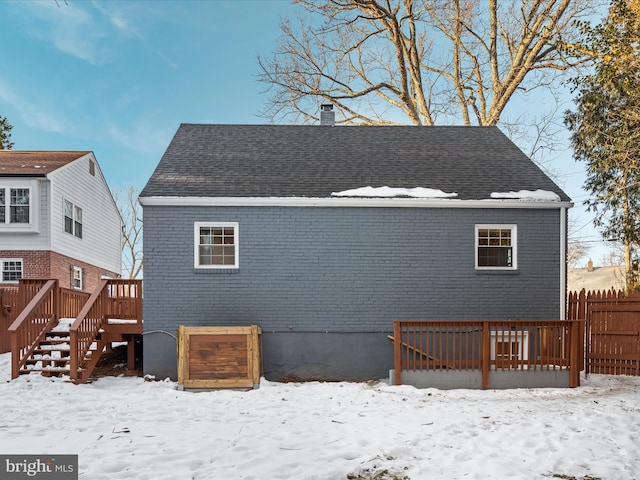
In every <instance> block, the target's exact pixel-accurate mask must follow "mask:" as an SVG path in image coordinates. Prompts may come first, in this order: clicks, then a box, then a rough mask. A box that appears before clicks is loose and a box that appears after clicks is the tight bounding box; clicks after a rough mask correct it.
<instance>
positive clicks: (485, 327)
mask: <svg viewBox="0 0 640 480" xmlns="http://www.w3.org/2000/svg"><path fill="white" fill-rule="evenodd" d="M490 366H491V331H490V330H489V322H487V321H484V322H482V388H485V389H486V388H489V367H490Z"/></svg>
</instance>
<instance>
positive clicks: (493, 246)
mask: <svg viewBox="0 0 640 480" xmlns="http://www.w3.org/2000/svg"><path fill="white" fill-rule="evenodd" d="M476 268H478V269H507V270H515V269H516V268H517V229H516V226H515V225H476Z"/></svg>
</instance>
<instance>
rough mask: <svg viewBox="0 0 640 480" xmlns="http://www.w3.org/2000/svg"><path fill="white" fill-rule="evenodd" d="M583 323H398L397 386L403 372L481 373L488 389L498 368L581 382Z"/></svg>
mask: <svg viewBox="0 0 640 480" xmlns="http://www.w3.org/2000/svg"><path fill="white" fill-rule="evenodd" d="M582 323H583V322H581V321H578V320H571V321H566V320H492V321H488V320H447V321H444V320H419V321H405V320H396V321H395V322H394V336H393V340H394V357H395V360H394V363H395V373H394V375H395V376H394V378H395V383H396V384H397V385H399V384H400V383H401V375H402V371H403V370H414V371H415V370H419V371H427V370H443V369H445V370H477V371H479V372H482V386H483V388H489V375H490V372H491V371H492V370H493V371H496V370H510V371H513V370H516V371H532V372H535V371H544V370H569V386H570V387H576V386H578V385H579V382H580V363H581V362H580V358H581V357H582V351H583V343H582V338H581V336H580V332H581V328H580V326H581V324H582Z"/></svg>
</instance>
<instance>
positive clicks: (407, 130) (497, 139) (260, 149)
mask: <svg viewBox="0 0 640 480" xmlns="http://www.w3.org/2000/svg"><path fill="white" fill-rule="evenodd" d="M366 186H373V187H382V186H388V187H402V188H413V187H426V188H433V189H439V190H443V191H444V192H456V193H458V196H457V197H455V198H456V199H460V200H475V199H488V198H489V197H490V195H491V193H492V192H509V191H519V190H537V189H541V190H548V191H552V192H555V193H557V194H558V195H559V196H560V198H561V200H562V201H570V199H569V197H568V196H567V195H566V194H565V193H564V192H563V191H562V190H561V189H560V188H559V187H558V186H557V185H556V184H555V183H554V182H553V181H551V180H550V179H549V178H548V177H547V176H546V175H545V174H544V173H543V172H542V171H541V170H540V169H539V168H538V167H537V166H536V165H535V164H534V163H533V162H532V161H531V160H530V159H529V158H528V157H527V156H526V155H525V154H524V153H523V152H522V151H521V150H519V149H518V147H516V146H515V145H514V144H513V143H512V142H511V140H509V139H508V138H507V137H506V136H505V135H504V134H503V133H502V132H501V131H500V130H499V129H498V128H497V127H450V126H436V127H415V126H407V127H355V126H353V127H327V126H319V125H315V126H308V125H196V124H183V125H181V126H180V128H179V129H178V131H177V132H176V134H175V136H174V138H173V140H172V141H171V143H170V144H169V147H168V148H167V150H166V152H165V153H164V155H163V156H162V159H161V160H160V163H159V164H158V166H157V168H156V170H155V172H154V173H153V175H152V176H151V178H150V179H149V182H148V183H147V185H146V186H145V188H144V189H143V190H142V192H141V194H140V196H141V197H154V196H160V197H319V198H327V197H331V193H332V192H339V191H343V190H348V189H353V188H358V187H366Z"/></svg>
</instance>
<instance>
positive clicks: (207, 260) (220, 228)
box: [193, 222, 239, 268]
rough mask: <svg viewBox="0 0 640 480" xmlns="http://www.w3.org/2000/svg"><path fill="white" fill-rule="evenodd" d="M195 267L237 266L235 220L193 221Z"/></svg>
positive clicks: (237, 247)
mask: <svg viewBox="0 0 640 480" xmlns="http://www.w3.org/2000/svg"><path fill="white" fill-rule="evenodd" d="M193 236H194V266H195V268H238V267H239V261H238V260H239V259H238V253H239V241H238V223H237V222H195V223H194V235H193Z"/></svg>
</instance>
